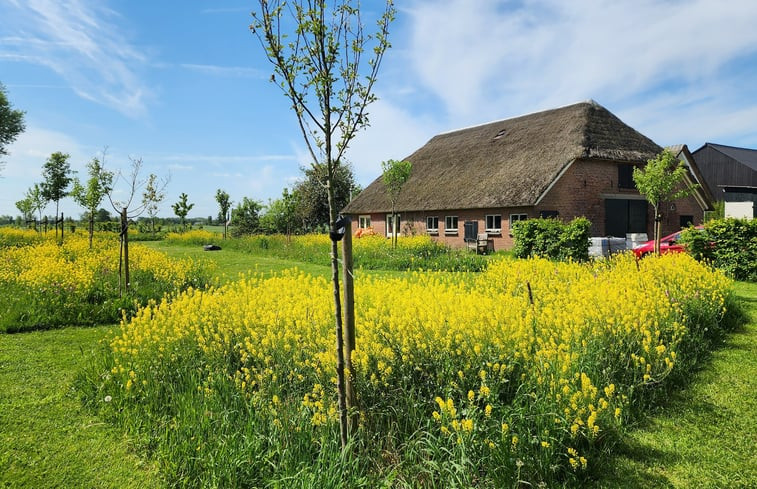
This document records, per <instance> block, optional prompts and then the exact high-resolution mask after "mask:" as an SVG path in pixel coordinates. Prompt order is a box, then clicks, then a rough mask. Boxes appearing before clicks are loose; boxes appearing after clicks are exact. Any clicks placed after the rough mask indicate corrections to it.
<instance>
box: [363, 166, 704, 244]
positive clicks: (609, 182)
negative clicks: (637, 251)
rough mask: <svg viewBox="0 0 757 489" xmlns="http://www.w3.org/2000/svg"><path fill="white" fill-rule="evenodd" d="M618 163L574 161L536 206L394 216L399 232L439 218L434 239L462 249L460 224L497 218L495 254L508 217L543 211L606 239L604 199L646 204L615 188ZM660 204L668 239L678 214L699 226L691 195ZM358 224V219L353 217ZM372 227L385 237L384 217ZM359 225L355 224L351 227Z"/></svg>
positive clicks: (375, 218)
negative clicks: (452, 227) (453, 225)
mask: <svg viewBox="0 0 757 489" xmlns="http://www.w3.org/2000/svg"><path fill="white" fill-rule="evenodd" d="M618 178H619V173H618V163H617V162H612V161H596V160H590V161H586V160H577V161H575V162H573V164H572V165H571V166H570V167H569V168H568V170H567V171H566V172H565V173H564V174H563V175H562V177H561V178H560V179H559V180H558V181H557V182H556V183H555V185H553V186H552V188H551V189H549V191H548V192H547V194H546V195H545V196H544V197H543V198H542V200H541V202H539V203H538V205H536V206H535V207H509V208H495V209H465V210H463V209H458V210H455V209H452V210H443V211H432V212H398V213H399V214H400V216H401V217H400V223H401V228H400V230H401V234H402V235H411V234H428V233H427V229H426V218H427V217H429V216H435V217H438V218H439V230H438V233H436V234H433V235H432V236H433V237H434V239H436V240H438V241H441V242H443V243H445V244H447V245H449V246H452V247H455V248H463V247H465V242H464V239H463V238H464V223H465V221H477V222H478V232H479V233H483V232H486V216H487V215H490V214H494V215H497V214H498V215H500V216H501V218H502V227H501V232H500V233H499V234H490V236H489V237H490V239H491V240H492V241H493V244H494V249H495V250H502V249H510V248H512V247H513V244H514V243H513V240H512V237H511V236H510V215H511V214H526V215H527V216H528V218H536V217H539V215H540V213H541V212H552V211H556V212H558V215H559V218H560V219H561V220H563V221H564V222H567V221H570V220H571V219H573V218H575V217H578V216H585V217H586V218H588V219H589V221H591V223H592V227H591V234H592V236H606V235H607V233H606V231H605V219H606V216H605V199H607V198H618V199H640V200H644V199H643V197H642V196H640V195H639V192H638V191H637V190H636V189H624V188H618ZM674 204H675V206H674V208H673V206H671V203H666V204H665V205H663V221H662V234H663V236H664V235H667V234H671V233H674V232H676V231H678V230H679V229H680V216H692V217H693V220H694V224H701V222H702V218H703V212H702V208H701V207H700V206H699V204H697V202H696V200H695V199H694V197H687V198H685V199H679V200H677V201H676V202H675V203H674ZM647 207H648V209H647V234H648V236H649V239H652V236H653V230H652V225H653V221H654V215H653V210H652V207H651V206H647ZM447 216H457V218H458V225H457V229H456V232H453V233H450V232H448V230H447V229H446V227H445V221H446V217H447ZM355 221H357V216H355ZM371 226H372V227H373V230H374V231H375V232H376V234H380V235H382V236H386V214H384V213H380V214H371ZM355 227H357V224H355Z"/></svg>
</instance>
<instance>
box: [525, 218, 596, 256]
mask: <svg viewBox="0 0 757 489" xmlns="http://www.w3.org/2000/svg"><path fill="white" fill-rule="evenodd" d="M590 230H591V223H590V222H589V220H588V219H586V218H585V217H577V218H575V219H573V220H572V221H571V222H569V223H568V224H564V223H563V222H561V221H559V220H557V219H528V220H526V221H518V222H516V223H515V225H514V227H513V238H514V239H515V247H514V248H513V254H514V255H515V256H516V257H518V258H529V257H532V256H540V257H543V258H551V259H553V260H573V261H586V260H588V259H589V237H590Z"/></svg>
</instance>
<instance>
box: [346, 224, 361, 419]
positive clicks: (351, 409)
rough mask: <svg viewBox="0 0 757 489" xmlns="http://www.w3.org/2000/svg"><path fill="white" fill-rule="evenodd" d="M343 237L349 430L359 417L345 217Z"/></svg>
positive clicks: (352, 289)
mask: <svg viewBox="0 0 757 489" xmlns="http://www.w3.org/2000/svg"><path fill="white" fill-rule="evenodd" d="M344 231H345V233H344V238H343V240H342V277H343V280H344V362H345V368H346V370H347V372H348V374H347V375H345V387H346V392H345V394H346V397H347V399H346V401H347V402H346V405H347V412H348V415H349V417H348V420H347V421H348V423H349V432H350V433H354V432H355V430H356V429H357V425H358V421H359V417H358V406H357V402H356V399H355V388H354V385H353V380H354V376H355V372H354V371H353V370H352V351H353V350H354V349H355V284H354V277H353V274H352V222H351V219H350V218H349V217H346V218H345V223H344Z"/></svg>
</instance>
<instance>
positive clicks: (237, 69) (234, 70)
mask: <svg viewBox="0 0 757 489" xmlns="http://www.w3.org/2000/svg"><path fill="white" fill-rule="evenodd" d="M179 66H181V67H182V68H185V69H187V70H191V71H196V72H199V73H203V74H206V75H213V76H231V77H239V78H258V79H261V80H265V79H267V78H268V77H269V76H270V75H268V74H267V73H264V72H263V71H261V70H257V69H255V68H247V67H244V66H216V65H199V64H191V63H184V64H181V65H179Z"/></svg>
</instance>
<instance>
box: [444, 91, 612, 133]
mask: <svg viewBox="0 0 757 489" xmlns="http://www.w3.org/2000/svg"><path fill="white" fill-rule="evenodd" d="M583 104H586V105H591V106H593V107H596V108H602V109H604V110H607V109H606V108H605V107H603V106H602V104H600V103H598V102H597V101H596V100H594V99H591V98H589V99H586V100H581V101H578V102H573V103H570V104H566V105H561V106H560V107H553V108H551V109H542V110H535V111H533V112H527V113H525V114H520V115H516V116H514V117H508V118H506V119H495V120H492V121H489V122H483V123H481V124H474V125H471V126H465V127H460V128H457V129H450V130H448V131H443V132H440V133H438V134H436V135H435V136H434V137H438V136H445V135H448V134H454V133H456V132H461V131H467V130H469V129H476V128H479V127H484V126H488V125H491V124H496V123H498V122H506V121H512V120H515V119H521V118H523V117H530V116H532V115H537V114H542V113H545V112H554V111H556V110H561V109H567V108H569V107H575V106H577V105H583ZM608 112H609V111H608Z"/></svg>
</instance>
